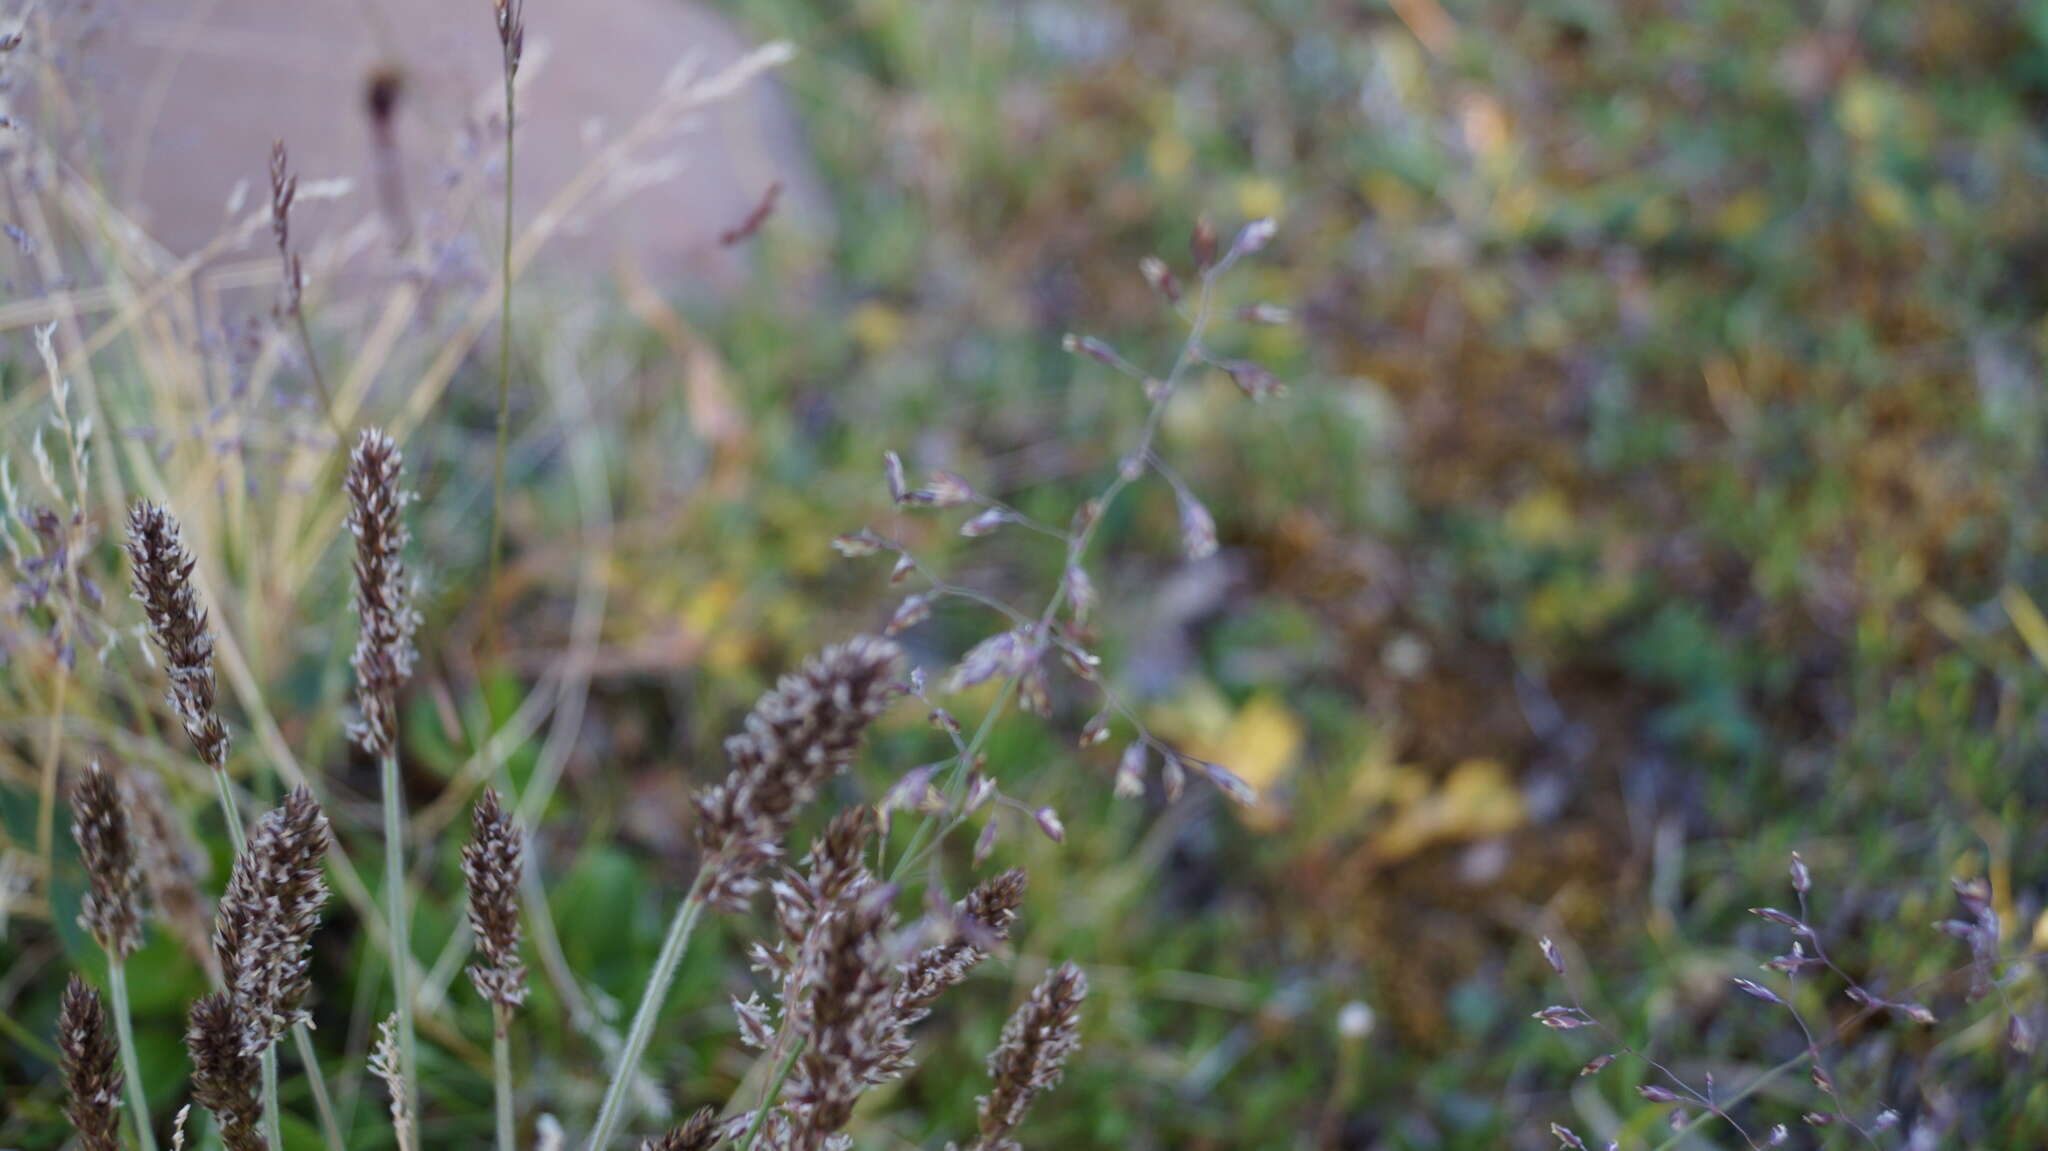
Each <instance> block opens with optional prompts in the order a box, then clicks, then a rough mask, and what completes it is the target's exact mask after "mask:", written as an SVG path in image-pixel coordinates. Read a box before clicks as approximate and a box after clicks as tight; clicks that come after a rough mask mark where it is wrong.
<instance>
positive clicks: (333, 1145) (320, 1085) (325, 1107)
mask: <svg viewBox="0 0 2048 1151" xmlns="http://www.w3.org/2000/svg"><path fill="white" fill-rule="evenodd" d="M292 1038H293V1039H294V1040H295V1041H296V1042H297V1043H298V1045H299V1062H300V1064H302V1065H303V1066H304V1068H305V1075H306V1085H307V1086H308V1087H311V1088H312V1089H313V1110H314V1111H315V1112H317V1113H318V1114H319V1116H320V1136H321V1138H322V1139H324V1140H326V1142H327V1151H348V1145H347V1144H346V1143H344V1142H342V1138H341V1122H340V1120H339V1119H337V1118H336V1116H335V1111H334V1100H333V1099H331V1098H329V1097H328V1094H327V1078H326V1076H324V1075H322V1074H321V1073H320V1057H319V1055H318V1054H317V1053H315V1052H314V1050H313V1032H312V1030H311V1029H310V1028H308V1027H307V1026H306V1025H305V1024H303V1023H297V1024H293V1025H292Z"/></svg>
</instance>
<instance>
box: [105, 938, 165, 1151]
mask: <svg viewBox="0 0 2048 1151" xmlns="http://www.w3.org/2000/svg"><path fill="white" fill-rule="evenodd" d="M107 991H108V992H109V994H110V995H111V996H112V997H113V1000H114V1035H115V1037H116V1038H117V1039H119V1040H120V1043H121V1077H122V1078H123V1079H125V1080H127V1081H128V1109H129V1110H130V1111H132V1112H134V1119H135V1141H136V1145H137V1146H139V1147H141V1148H142V1151H156V1131H155V1130H154V1129H153V1128H151V1126H150V1122H149V1095H148V1093H147V1092H145V1091H144V1090H143V1089H142V1062H141V1060H139V1059H137V1058H136V1056H135V1025H134V1023H133V1022H132V1021H131V1020H130V1019H129V1017H128V969H127V966H126V965H125V964H123V963H122V962H121V961H120V960H119V959H117V958H115V957H113V956H111V955H110V956H108V957H107Z"/></svg>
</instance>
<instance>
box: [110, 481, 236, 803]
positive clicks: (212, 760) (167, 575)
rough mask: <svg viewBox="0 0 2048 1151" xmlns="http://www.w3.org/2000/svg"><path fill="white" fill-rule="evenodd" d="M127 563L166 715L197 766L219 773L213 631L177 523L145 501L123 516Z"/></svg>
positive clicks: (224, 731) (221, 755) (222, 726)
mask: <svg viewBox="0 0 2048 1151" xmlns="http://www.w3.org/2000/svg"><path fill="white" fill-rule="evenodd" d="M128 559H129V563H130V566H131V567H132V568H133V573H132V578H133V581H134V590H135V598H136V599H138V600H140V601H141V602H142V610H143V614H144V615H145V616H146V617H147V618H148V621H149V635H150V638H151V639H152V640H154V641H155V643H156V646H157V649H158V650H159V651H161V652H162V653H163V656H164V663H165V665H166V670H167V671H168V672H169V674H170V679H171V692H170V702H171V710H172V711H173V712H175V713H176V714H177V716H178V719H179V721H180V722H182V723H183V724H184V725H185V734H187V735H189V736H191V737H192V746H193V748H194V749H195V750H197V751H198V753H199V759H200V762H202V763H204V764H206V765H207V766H208V767H211V768H214V769H215V770H219V769H221V768H223V767H225V766H226V764H227V759H228V742H229V740H228V728H227V724H226V723H224V722H223V721H222V720H221V718H220V712H219V708H218V701H217V699H216V694H215V690H216V689H215V685H214V678H213V632H212V630H211V629H210V628H209V627H208V626H207V621H206V609H205V608H204V607H202V606H200V604H199V596H198V594H197V593H196V592H195V591H194V590H193V587H192V568H193V563H194V561H193V559H192V553H191V552H189V551H187V550H185V543H184V540H183V539H181V538H180V534H179V529H178V521H177V519H176V518H175V517H173V516H172V515H171V513H170V512H168V511H166V510H165V509H164V508H162V507H160V506H159V505H156V504H152V503H149V502H147V501H145V502H142V503H138V504H136V505H135V506H134V507H133V508H131V509H129V512H128Z"/></svg>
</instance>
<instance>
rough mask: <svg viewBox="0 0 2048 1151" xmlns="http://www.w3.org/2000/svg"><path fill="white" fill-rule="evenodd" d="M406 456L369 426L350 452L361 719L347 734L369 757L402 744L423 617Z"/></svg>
mask: <svg viewBox="0 0 2048 1151" xmlns="http://www.w3.org/2000/svg"><path fill="white" fill-rule="evenodd" d="M404 465H405V457H404V456H403V455H402V454H401V453H400V452H399V450H398V443H397V441H396V440H393V439H392V438H391V437H390V436H388V435H386V434H384V433H383V432H381V431H378V430H377V429H375V428H366V429H364V431H363V434H362V437H361V439H359V440H358V441H357V442H356V447H355V451H354V452H352V453H350V455H349V462H348V475H347V476H346V477H345V479H344V480H343V486H344V487H345V488H346V489H347V491H348V501H349V515H348V529H349V532H350V534H352V535H353V536H355V541H356V558H355V575H356V597H355V606H356V619H357V621H358V623H359V624H360V626H361V629H362V630H361V633H360V635H359V636H358V638H357V640H356V650H355V655H354V656H353V657H352V658H351V659H350V661H349V662H350V665H351V666H352V667H354V668H355V673H356V705H357V707H358V708H359V709H360V711H361V712H362V715H361V718H360V719H358V720H357V721H356V722H355V723H354V724H351V725H350V727H349V736H350V738H352V739H354V740H355V741H356V743H357V744H359V745H360V746H361V747H362V748H363V750H364V751H367V752H369V753H370V754H371V755H376V756H385V755H391V754H394V753H395V752H396V751H397V748H398V692H399V689H400V688H402V687H404V686H405V682H406V681H407V680H409V679H411V678H412V668H413V645H412V637H413V632H414V630H415V629H417V628H418V626H419V615H418V613H416V612H414V611H413V609H412V588H411V585H410V584H409V583H408V582H407V579H406V574H405V558H404V552H405V545H406V542H407V541H408V540H409V539H410V538H411V534H410V533H409V532H408V531H407V530H406V527H405V519H404V514H403V513H404V510H405V505H406V504H407V503H408V502H409V501H410V497H409V495H408V494H407V493H406V492H405V491H404V490H403V489H402V488H401V487H400V486H399V473H400V472H401V471H402V469H403V468H404Z"/></svg>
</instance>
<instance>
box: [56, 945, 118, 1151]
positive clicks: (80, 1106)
mask: <svg viewBox="0 0 2048 1151" xmlns="http://www.w3.org/2000/svg"><path fill="white" fill-rule="evenodd" d="M57 1050H58V1051H59V1052H60V1053H61V1054H62V1055H63V1062H64V1091H65V1100H64V1114H65V1115H67V1116H69V1117H70V1119H71V1126H72V1127H73V1128H74V1129H75V1130H77V1132H78V1146H79V1147H80V1148H81V1149H82V1151H120V1148H121V1111H120V1108H121V1082H122V1081H121V1067H120V1064H119V1063H117V1062H116V1058H117V1057H118V1055H119V1051H118V1050H117V1048H116V1047H115V1045H114V1032H113V1029H112V1028H111V1027H109V1026H107V1012H106V1009H105V1008H103V1007H102V1006H100V993H99V992H97V991H94V990H93V989H92V988H90V987H88V986H86V983H85V980H83V979H80V978H79V977H78V976H76V975H73V976H72V977H71V982H70V983H68V984H66V985H65V986H64V998H63V1000H62V1002H61V1004H60V1005H59V1007H58V1009H57Z"/></svg>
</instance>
